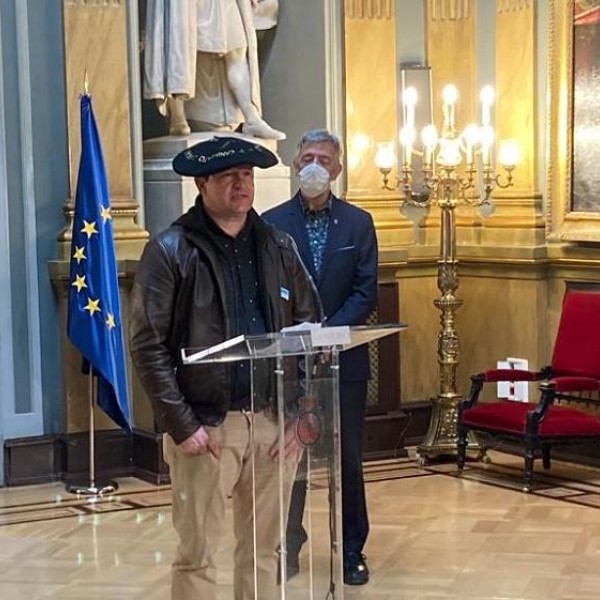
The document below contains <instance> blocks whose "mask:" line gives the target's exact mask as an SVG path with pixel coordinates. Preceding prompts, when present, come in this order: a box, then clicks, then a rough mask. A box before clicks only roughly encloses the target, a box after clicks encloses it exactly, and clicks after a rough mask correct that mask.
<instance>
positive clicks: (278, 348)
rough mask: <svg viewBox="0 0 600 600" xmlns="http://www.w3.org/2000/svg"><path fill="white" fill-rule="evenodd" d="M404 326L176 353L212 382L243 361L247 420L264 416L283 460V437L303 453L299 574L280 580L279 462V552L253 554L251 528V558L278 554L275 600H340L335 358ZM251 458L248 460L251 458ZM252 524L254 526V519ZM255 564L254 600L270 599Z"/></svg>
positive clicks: (315, 330)
mask: <svg viewBox="0 0 600 600" xmlns="http://www.w3.org/2000/svg"><path fill="white" fill-rule="evenodd" d="M405 327H406V326H405V325H403V324H400V323H394V324H389V325H379V326H356V327H321V326H319V325H314V324H304V325H300V326H298V327H293V328H289V329H287V330H283V331H282V332H281V333H270V334H265V335H260V336H256V335H252V336H245V335H242V336H238V337H236V338H232V339H230V340H227V341H225V342H223V343H221V344H217V345H216V346H213V347H211V348H205V349H199V348H187V349H185V350H183V352H182V354H183V363H184V364H185V365H195V366H194V368H201V369H205V371H206V376H207V377H210V376H211V365H212V366H213V368H214V363H230V365H228V368H231V369H235V368H236V367H238V366H240V364H241V363H242V361H249V362H250V369H249V371H250V375H249V377H250V382H251V409H252V410H251V412H249V415H250V419H252V415H254V414H256V413H257V412H258V411H267V413H268V414H270V416H271V417H272V420H273V422H274V424H275V426H274V429H273V430H274V432H277V433H276V434H274V439H273V444H274V446H276V447H278V450H279V456H284V455H285V439H286V433H287V435H288V439H289V436H290V431H293V432H294V435H295V438H296V440H297V441H298V442H300V444H301V446H303V447H304V453H305V461H304V460H303V461H302V468H300V469H298V472H297V474H296V477H298V478H306V484H307V489H308V493H307V496H306V505H305V513H304V520H303V524H304V528H305V529H306V532H307V534H308V540H307V542H306V543H305V544H304V546H303V549H302V553H301V555H300V573H299V574H298V575H296V576H295V577H293V578H291V579H289V580H287V577H286V554H287V547H286V536H285V532H286V524H287V514H288V508H289V500H290V493H291V489H292V484H293V473H294V472H295V468H294V467H292V469H290V468H289V464H287V468H286V461H284V460H280V461H274V462H273V469H277V470H278V477H276V478H275V479H276V481H277V482H278V485H277V489H273V490H272V491H270V492H269V494H273V495H276V497H277V498H278V503H277V505H278V509H279V510H278V513H277V514H273V515H272V518H273V519H277V520H278V522H279V533H280V535H279V541H278V546H277V544H275V546H274V547H273V548H272V549H271V548H269V549H262V551H261V549H260V548H257V543H258V540H259V539H261V536H260V535H259V536H257V535H256V526H255V530H254V548H255V556H259V555H263V556H264V555H265V551H266V552H267V555H269V553H272V555H273V556H274V557H277V556H278V560H279V577H278V579H279V585H278V587H277V593H276V595H277V598H280V599H281V600H285V599H288V600H309V599H310V600H312V599H319V600H321V599H325V598H327V599H336V600H341V599H343V597H344V589H343V564H342V557H343V548H342V517H341V515H342V511H341V481H340V432H339V428H340V413H339V353H340V352H342V351H344V350H348V349H350V348H353V347H355V346H359V345H361V344H366V343H368V342H371V341H374V340H377V339H378V338H381V337H384V336H387V335H391V334H395V333H398V332H400V331H402V330H403V329H405ZM250 431H251V432H252V425H250ZM251 435H252V434H251ZM250 460H251V461H254V460H255V457H254V455H252V456H251V457H250ZM304 464H305V465H306V468H304ZM253 472H254V471H253ZM290 474H292V475H290ZM257 497H258V494H257V493H256V492H255V494H254V498H255V500H254V502H253V506H251V507H248V510H249V511H250V510H252V511H253V512H252V514H253V516H254V515H256V510H257V506H256V498H257ZM263 497H264V496H263ZM253 522H254V523H256V519H253ZM230 560H233V554H230ZM256 562H257V561H256V560H255V565H254V582H255V584H254V585H255V598H256V599H257V600H263V599H264V598H266V597H267V596H269V598H270V597H271V596H272V591H269V592H268V593H267V591H266V590H263V591H262V592H261V584H260V583H259V582H260V577H258V576H257V564H256ZM226 571H228V569H226ZM273 577H275V574H274V575H273ZM218 581H219V582H220V581H223V586H224V588H227V587H229V588H230V586H231V583H230V582H225V580H224V579H223V578H222V577H221V576H220V577H219V578H218ZM220 597H221V596H220ZM223 597H224V598H225V597H226V595H224V596H223ZM229 597H233V596H232V595H230V596H229Z"/></svg>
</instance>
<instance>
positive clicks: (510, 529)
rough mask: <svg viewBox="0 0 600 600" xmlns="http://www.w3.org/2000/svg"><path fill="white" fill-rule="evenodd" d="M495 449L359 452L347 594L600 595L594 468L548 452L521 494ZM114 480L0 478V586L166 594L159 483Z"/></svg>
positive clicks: (169, 542) (166, 536)
mask: <svg viewBox="0 0 600 600" xmlns="http://www.w3.org/2000/svg"><path fill="white" fill-rule="evenodd" d="M492 457H493V462H492V463H491V464H481V463H470V464H469V465H468V468H467V470H466V471H465V473H464V475H463V476H462V477H460V478H459V477H457V474H456V471H455V468H454V465H451V464H440V465H430V466H427V467H425V468H421V467H420V466H419V464H418V463H417V462H416V461H415V460H414V459H413V458H408V459H398V460H389V461H378V462H369V463H367V464H366V476H367V482H368V483H367V494H368V501H369V511H370V517H371V534H370V537H369V541H368V544H367V547H366V548H365V553H366V554H367V556H368V562H369V566H370V568H371V570H372V578H371V582H370V583H369V584H368V585H367V586H364V587H359V588H350V587H345V588H344V597H345V598H348V599H354V598H361V599H363V598H364V599H369V600H450V599H452V600H458V599H461V600H467V599H468V600H492V599H493V600H507V599H511V600H541V599H545V600H592V599H593V600H597V599H598V598H600V512H597V510H598V508H599V507H600V471H598V470H594V469H587V468H582V467H574V466H572V465H567V464H561V463H555V464H553V468H552V471H551V474H549V475H548V474H542V473H538V474H537V477H536V487H535V489H534V491H533V492H532V493H531V494H523V493H522V492H521V491H520V485H521V470H520V469H521V463H520V461H518V460H516V459H515V458H514V457H511V456H509V455H502V454H494V453H493V454H492ZM119 484H120V488H119V491H118V493H117V494H115V495H114V496H113V497H109V498H105V499H101V500H99V501H96V502H90V501H89V500H86V499H80V498H77V497H73V496H71V495H70V494H68V493H66V492H65V491H64V488H63V486H62V485H60V484H48V485H41V486H34V487H28V488H9V489H1V490H0V599H2V600H9V599H10V600H13V599H14V600H38V599H39V600H42V599H48V598H61V599H75V598H77V599H78V600H81V599H83V600H87V599H90V600H95V599H96V598H97V599H100V598H102V599H105V598H113V599H115V600H121V599H123V600H125V599H128V600H138V599H142V598H143V599H144V600H158V599H167V598H168V597H169V563H170V560H171V557H172V555H173V551H174V548H175V543H176V540H175V536H174V533H173V530H172V528H171V524H170V489H169V487H168V486H161V487H154V486H151V485H148V484H146V483H144V482H140V481H138V480H135V479H124V480H121V481H119ZM231 545H232V540H231V538H230V537H228V539H226V540H224V544H223V551H222V552H221V553H220V556H219V558H218V561H219V565H220V567H221V568H220V571H219V582H220V583H222V585H223V594H222V596H221V597H220V599H219V600H226V599H229V598H231V597H232V595H231V587H230V583H229V582H230V579H231V569H230V567H229V562H230V561H229V556H230V552H231ZM305 562H306V559H305V558H304V559H303V566H306V565H305ZM288 587H289V591H288V593H287V595H286V597H287V598H288V599H289V600H296V599H298V600H300V599H302V600H303V599H304V598H309V596H308V595H307V594H306V573H305V572H304V570H303V572H301V574H300V575H299V576H298V577H297V578H295V579H294V580H292V581H291V582H290V585H289V586H288ZM318 600H325V598H318Z"/></svg>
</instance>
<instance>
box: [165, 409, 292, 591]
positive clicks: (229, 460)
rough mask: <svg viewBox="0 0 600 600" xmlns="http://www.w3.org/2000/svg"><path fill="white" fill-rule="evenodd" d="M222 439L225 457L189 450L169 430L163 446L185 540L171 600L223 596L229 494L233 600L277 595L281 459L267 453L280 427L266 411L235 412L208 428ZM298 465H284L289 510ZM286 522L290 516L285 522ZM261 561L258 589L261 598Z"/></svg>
mask: <svg viewBox="0 0 600 600" xmlns="http://www.w3.org/2000/svg"><path fill="white" fill-rule="evenodd" d="M251 426H252V428H253V429H254V472H255V483H254V486H255V490H256V500H255V506H256V556H255V552H254V526H253V517H252V514H253V509H252V507H253V501H252V491H253V481H252V443H251ZM207 430H208V432H209V434H210V436H211V437H212V438H213V439H218V440H219V441H220V443H221V457H220V459H219V460H217V459H216V458H214V456H212V455H211V454H204V455H201V456H186V455H185V454H183V453H182V452H180V451H179V450H178V449H177V447H176V446H175V444H174V442H173V440H172V438H171V437H170V436H168V435H165V436H164V438H163V450H164V455H165V460H166V461H167V463H168V464H169V468H170V475H171V483H172V489H173V525H174V527H175V530H176V531H177V534H178V536H179V546H178V548H177V554H176V558H175V561H174V562H173V566H172V585H171V598H172V600H217V589H218V586H217V582H216V569H215V556H216V553H217V550H218V545H219V541H220V538H221V530H222V525H223V521H224V517H225V504H226V501H227V498H228V496H231V497H232V501H233V516H234V517H233V518H234V523H233V526H234V535H235V540H236V544H235V554H234V582H233V588H234V600H271V599H273V600H274V599H275V598H276V597H277V582H276V576H277V560H278V557H277V553H276V549H277V546H278V544H279V541H280V529H279V514H280V512H279V493H278V490H279V483H278V482H279V465H278V463H276V462H274V461H273V459H271V458H270V457H269V455H268V451H269V449H270V448H271V447H272V445H273V444H274V443H275V441H276V440H277V433H278V431H277V425H276V424H275V423H272V422H271V421H270V420H269V419H268V418H267V417H266V416H265V415H264V414H262V413H255V414H254V415H252V414H246V413H242V412H237V411H236V412H234V411H231V412H229V413H227V417H226V418H225V421H224V422H223V423H222V424H221V425H220V426H219V427H210V428H207ZM296 466H297V465H296V464H295V463H293V464H292V463H284V478H283V482H284V502H285V506H284V515H285V519H287V509H288V503H289V496H290V490H291V484H292V482H293V480H294V476H295V471H296ZM284 522H285V520H284ZM255 560H256V589H257V595H256V597H255V581H254V579H255V578H254V574H255Z"/></svg>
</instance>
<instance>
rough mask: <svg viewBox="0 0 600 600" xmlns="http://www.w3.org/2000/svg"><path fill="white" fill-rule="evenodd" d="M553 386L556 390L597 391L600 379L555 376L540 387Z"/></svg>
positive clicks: (599, 386)
mask: <svg viewBox="0 0 600 600" xmlns="http://www.w3.org/2000/svg"><path fill="white" fill-rule="evenodd" d="M549 387H552V388H553V389H554V391H555V392H559V393H561V392H597V391H600V381H598V380H597V379H594V378H593V377H554V378H553V379H550V380H548V381H545V382H544V383H542V384H541V385H540V389H546V388H549Z"/></svg>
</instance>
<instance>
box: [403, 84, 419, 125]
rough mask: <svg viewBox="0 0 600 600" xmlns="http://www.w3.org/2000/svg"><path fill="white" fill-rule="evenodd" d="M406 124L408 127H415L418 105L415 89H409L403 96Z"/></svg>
mask: <svg viewBox="0 0 600 600" xmlns="http://www.w3.org/2000/svg"><path fill="white" fill-rule="evenodd" d="M403 100H404V109H405V122H404V125H405V126H406V127H414V126H415V106H416V104H417V90H416V89H415V88H414V87H408V88H406V89H405V90H404V94H403Z"/></svg>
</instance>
